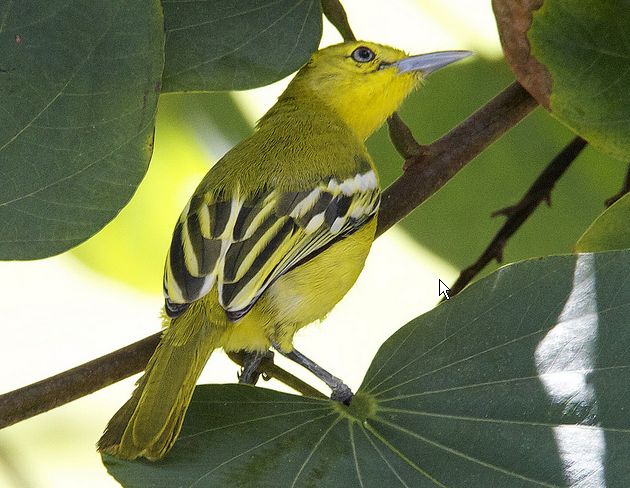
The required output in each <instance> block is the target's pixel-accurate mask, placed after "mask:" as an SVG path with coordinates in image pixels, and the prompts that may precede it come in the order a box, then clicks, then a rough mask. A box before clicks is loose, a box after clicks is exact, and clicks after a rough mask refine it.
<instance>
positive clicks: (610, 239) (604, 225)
mask: <svg viewBox="0 0 630 488" xmlns="http://www.w3.org/2000/svg"><path fill="white" fill-rule="evenodd" d="M575 249H576V251H578V252H589V251H610V250H614V249H630V194H627V195H626V196H624V197H623V198H620V199H619V200H617V201H616V202H615V203H614V204H613V205H611V207H610V208H609V209H607V210H606V211H605V212H604V213H602V214H601V215H600V216H599V217H597V219H595V221H594V222H593V223H592V224H591V226H590V227H589V228H588V229H587V230H586V232H585V233H584V234H583V235H582V237H580V239H579V240H578V242H577V244H576V245H575Z"/></svg>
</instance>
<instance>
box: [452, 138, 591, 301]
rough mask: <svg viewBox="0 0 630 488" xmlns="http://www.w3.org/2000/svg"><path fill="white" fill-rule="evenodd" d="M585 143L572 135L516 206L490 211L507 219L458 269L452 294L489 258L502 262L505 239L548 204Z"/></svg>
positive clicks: (470, 279) (482, 266) (484, 265)
mask: <svg viewBox="0 0 630 488" xmlns="http://www.w3.org/2000/svg"><path fill="white" fill-rule="evenodd" d="M586 144H587V142H586V141H585V140H584V139H582V138H581V137H579V136H577V137H575V138H574V139H573V140H572V141H571V142H570V143H569V144H567V146H565V148H564V149H563V150H562V151H561V152H560V153H559V154H558V155H557V156H556V157H555V158H553V160H552V161H551V162H550V163H549V164H548V165H547V167H546V168H545V169H544V171H543V172H542V173H541V174H540V175H539V176H538V178H536V181H534V183H532V185H531V186H530V187H529V189H528V190H527V192H526V193H525V195H523V198H521V200H520V201H519V202H518V203H517V204H516V205H511V206H509V207H505V208H503V209H500V210H497V211H496V212H494V213H493V214H492V216H493V217H494V216H497V215H505V216H506V217H507V220H506V221H505V223H504V224H503V226H502V227H501V228H500V229H499V231H498V232H497V233H496V234H495V236H494V238H493V239H492V241H491V242H490V244H488V247H486V249H485V250H484V251H483V253H482V254H481V256H480V257H479V259H477V261H475V262H474V263H473V264H471V265H470V266H469V267H467V268H466V269H465V270H463V271H462V272H461V274H460V275H459V278H457V281H455V284H453V286H452V287H451V297H452V296H454V295H456V294H457V293H459V292H460V291H462V290H463V289H464V287H466V285H468V283H470V282H471V281H472V280H473V278H474V277H475V276H477V274H479V272H481V270H482V269H483V268H485V267H486V265H487V264H488V263H489V262H490V261H492V260H493V259H496V261H497V262H498V263H501V262H502V261H503V251H504V249H505V246H506V244H507V242H508V240H509V239H510V238H511V237H512V236H513V235H514V234H515V233H516V231H517V230H518V229H519V228H520V227H521V226H522V225H523V223H525V221H526V220H527V218H528V217H529V216H530V215H531V214H532V213H533V212H534V210H535V209H536V207H538V205H540V203H541V202H543V201H546V202H547V203H548V204H549V205H551V191H552V190H553V188H554V186H555V185H556V183H557V182H558V180H559V179H560V178H561V177H562V175H563V174H564V173H565V172H566V170H567V169H568V168H569V166H570V165H571V163H573V161H575V159H576V158H577V156H578V155H579V154H580V152H581V151H582V149H584V148H585V147H586Z"/></svg>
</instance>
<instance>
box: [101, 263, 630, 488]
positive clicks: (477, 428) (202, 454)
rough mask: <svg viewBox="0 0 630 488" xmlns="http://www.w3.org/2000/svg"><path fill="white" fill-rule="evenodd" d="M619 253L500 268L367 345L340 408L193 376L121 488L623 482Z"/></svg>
mask: <svg viewBox="0 0 630 488" xmlns="http://www.w3.org/2000/svg"><path fill="white" fill-rule="evenodd" d="M629 274H630V252H610V253H602V254H582V255H578V256H556V257H550V258H546V259H540V260H534V261H528V262H523V263H518V264H515V265H511V266H508V267H505V268H502V269H501V270H499V271H497V272H495V273H494V274H493V275H491V276H489V277H487V278H485V279H483V280H481V281H479V282H478V283H476V284H473V285H472V286H470V287H468V288H467V289H466V290H464V291H463V292H462V293H461V294H460V295H458V296H457V297H455V298H453V299H451V300H449V301H448V302H447V303H445V304H443V305H441V306H439V307H438V308H437V309H435V310H433V311H432V312H429V313H428V314H425V315H423V316H421V317H418V318H417V319H415V320H413V321H412V322H410V323H409V324H407V325H406V326H404V327H403V328H401V329H400V330H399V331H398V332H396V333H395V334H394V335H393V336H392V337H391V338H390V339H388V340H387V341H386V342H385V344H383V346H382V347H381V349H380V350H379V352H378V353H377V355H376V357H375V358H374V361H373V363H372V365H371V366H370V368H369V370H368V372H367V374H366V377H365V380H364V382H363V385H362V386H361V388H360V390H359V392H358V393H357V395H356V396H355V398H354V400H353V403H352V405H351V406H350V407H349V408H345V407H342V406H340V405H339V404H335V403H332V402H330V401H322V400H315V399H309V398H302V397H297V396H292V395H286V394H282V393H277V392H272V391H269V390H264V389H259V388H252V387H247V386H240V385H204V386H200V387H198V388H197V390H196V392H195V396H194V399H193V403H192V404H191V408H190V410H189V412H188V415H187V417H186V420H185V422H184V430H183V432H182V435H181V437H180V439H179V440H178V441H177V443H176V444H175V447H174V448H173V450H172V451H171V453H170V454H169V455H168V456H167V457H166V458H165V459H164V460H162V461H160V462H157V463H150V462H142V461H141V462H124V461H119V460H116V459H114V458H111V457H108V456H105V457H104V461H105V463H106V465H107V467H108V470H109V471H110V473H111V474H113V475H114V476H115V477H116V479H118V480H119V481H120V482H121V483H122V484H123V486H126V487H144V486H154V487H162V486H164V487H167V486H174V485H176V486H185V487H193V486H194V487H211V486H231V487H249V486H251V487H275V486H286V487H315V486H322V487H323V486H361V487H379V488H382V487H383V486H408V487H411V486H413V487H425V486H426V487H434V486H448V487H469V486H510V487H521V486H522V487H530V486H531V487H535V486H536V487H538V486H575V487H577V486H627V485H628V484H630V467H629V466H628V465H627V463H626V462H625V459H626V454H627V452H628V449H630V418H629V417H628V415H627V410H628V408H630V394H628V393H627V387H626V386H627V384H628V381H630V329H629V328H628V327H626V325H627V317H628V314H629V313H630V280H629V279H628V276H629Z"/></svg>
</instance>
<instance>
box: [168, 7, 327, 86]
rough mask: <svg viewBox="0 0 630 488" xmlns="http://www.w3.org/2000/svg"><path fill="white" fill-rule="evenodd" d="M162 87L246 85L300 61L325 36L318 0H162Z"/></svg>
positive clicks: (265, 79) (258, 83)
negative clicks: (164, 47) (163, 53)
mask: <svg viewBox="0 0 630 488" xmlns="http://www.w3.org/2000/svg"><path fill="white" fill-rule="evenodd" d="M162 4H163V5H164V26H165V30H166V64H165V67H164V78H163V87H162V89H163V90H164V91H192V90H242V89H246V88H254V87H257V86H262V85H267V84H269V83H272V82H274V81H276V80H279V79H281V78H284V77H285V76H287V75H289V74H291V73H292V72H294V71H295V70H296V69H298V68H299V67H300V66H302V65H303V64H304V63H306V61H308V58H309V57H310V55H311V54H312V53H313V52H314V51H315V50H316V49H317V46H318V44H319V40H320V38H321V35H322V11H321V5H320V2H319V0H297V1H296V0H274V1H269V0H229V1H225V0H224V1H221V2H208V1H203V0H164V1H163V2H162Z"/></svg>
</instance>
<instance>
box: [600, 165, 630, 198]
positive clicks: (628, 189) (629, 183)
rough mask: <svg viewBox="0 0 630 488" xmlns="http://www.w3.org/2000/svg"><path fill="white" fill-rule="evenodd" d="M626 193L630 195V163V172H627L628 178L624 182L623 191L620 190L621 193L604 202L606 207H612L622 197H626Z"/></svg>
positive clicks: (629, 166) (629, 169)
mask: <svg viewBox="0 0 630 488" xmlns="http://www.w3.org/2000/svg"><path fill="white" fill-rule="evenodd" d="M626 193H630V163H629V164H628V170H627V171H626V177H625V179H624V181H623V186H622V187H621V190H619V193H617V194H616V195H613V196H612V197H610V198H609V199H608V200H606V201H605V202H604V205H606V207H610V206H611V205H612V204H613V203H615V202H616V201H617V200H619V199H620V198H621V197H623V196H625V194H626Z"/></svg>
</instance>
